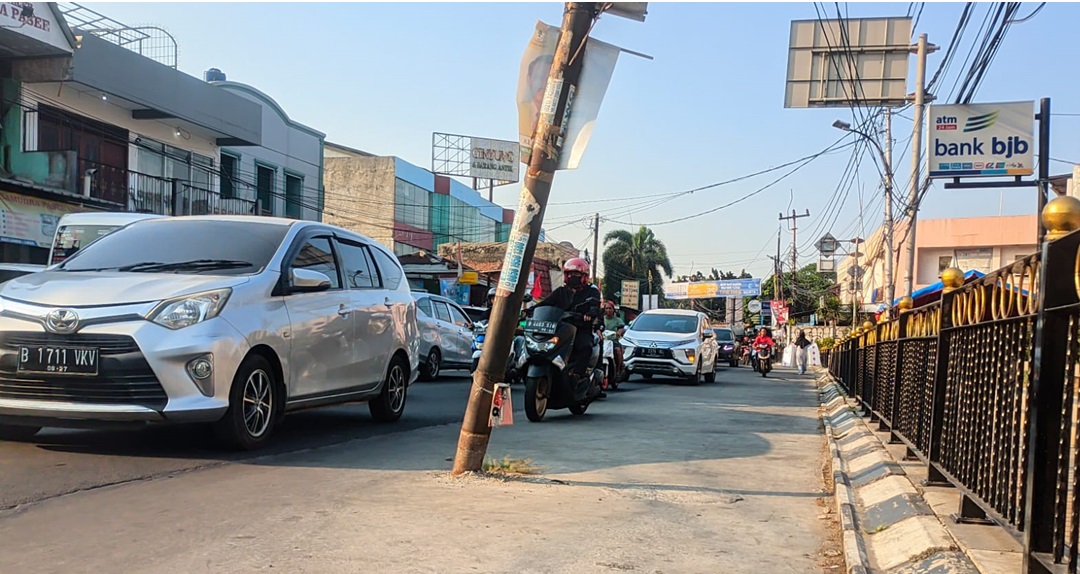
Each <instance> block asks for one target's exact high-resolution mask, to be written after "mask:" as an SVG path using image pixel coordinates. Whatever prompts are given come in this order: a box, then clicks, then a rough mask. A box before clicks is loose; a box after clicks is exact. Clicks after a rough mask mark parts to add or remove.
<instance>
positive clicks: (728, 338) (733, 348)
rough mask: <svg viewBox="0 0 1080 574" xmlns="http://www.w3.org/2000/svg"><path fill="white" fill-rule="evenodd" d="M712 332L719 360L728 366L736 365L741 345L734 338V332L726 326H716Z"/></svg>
mask: <svg viewBox="0 0 1080 574" xmlns="http://www.w3.org/2000/svg"><path fill="white" fill-rule="evenodd" d="M713 333H716V345H717V346H718V347H719V353H720V361H721V362H725V363H727V364H728V366H730V367H738V366H739V359H740V358H741V357H742V345H741V344H739V340H738V339H737V338H735V333H734V332H733V331H732V330H731V329H730V328H728V327H716V328H714V329H713Z"/></svg>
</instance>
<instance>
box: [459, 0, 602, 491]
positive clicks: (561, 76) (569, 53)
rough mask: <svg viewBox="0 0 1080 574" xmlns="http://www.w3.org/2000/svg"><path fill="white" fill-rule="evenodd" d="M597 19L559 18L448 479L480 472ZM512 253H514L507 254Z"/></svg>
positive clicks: (569, 14) (592, 11)
mask: <svg viewBox="0 0 1080 574" xmlns="http://www.w3.org/2000/svg"><path fill="white" fill-rule="evenodd" d="M597 15H598V11H597V5H596V3H594V2H568V3H567V4H566V8H565V11H564V13H563V21H562V33H561V35H560V36H559V42H558V44H557V45H556V47H555V56H554V58H553V61H552V63H551V71H550V72H549V73H548V80H547V87H546V88H545V93H544V106H543V108H542V110H541V112H540V117H539V119H538V120H537V123H536V129H535V131H534V138H533V147H532V156H531V157H530V161H529V167H528V169H527V170H526V172H525V183H524V185H522V187H521V198H520V203H519V205H520V207H519V209H518V210H517V213H516V214H515V215H514V223H513V228H512V229H511V231H510V237H509V239H508V240H507V254H506V260H505V261H504V263H503V270H502V273H501V275H500V278H499V286H498V288H497V289H496V293H495V302H494V304H493V305H492V310H491V320H490V321H489V324H488V332H487V344H486V345H484V351H483V353H482V354H481V355H480V363H479V365H478V366H477V369H476V373H475V375H474V376H473V384H472V387H471V390H470V393H469V404H468V406H467V407H466V409H465V419H464V420H463V421H462V424H461V434H460V436H459V437H458V447H457V454H456V456H455V457H454V468H453V471H452V474H453V475H459V474H462V473H465V472H471V471H472V472H474V471H478V470H480V469H481V468H482V467H483V463H484V456H485V455H486V454H487V447H488V440H489V439H490V438H491V427H490V426H489V424H488V417H489V416H490V412H491V400H492V397H493V396H494V390H495V384H496V383H498V382H500V381H502V380H503V376H504V373H505V372H506V363H507V360H508V358H509V355H510V344H511V341H512V339H513V335H514V329H515V326H516V323H517V319H518V314H519V312H520V310H521V302H522V300H523V299H524V296H525V286H526V284H527V282H528V274H527V273H526V274H525V275H522V270H523V269H524V270H528V269H530V268H531V267H532V262H533V254H534V253H535V251H536V244H537V242H538V241H539V238H540V227H541V226H542V225H543V222H544V212H545V211H546V210H547V202H548V196H549V195H550V194H551V182H552V180H553V179H554V176H555V170H556V168H557V167H558V165H559V154H560V152H561V151H562V143H563V136H564V133H565V128H566V125H565V122H566V120H567V118H568V117H569V113H568V112H569V111H570V110H569V109H567V106H568V105H569V101H568V100H569V99H570V98H569V96H570V94H571V93H572V92H574V91H577V89H578V86H577V84H578V80H579V78H580V77H581V63H582V61H583V60H584V59H585V58H584V57H583V56H584V52H583V51H582V49H583V48H584V45H585V41H586V39H587V38H588V35H589V30H590V29H591V27H592V24H593V23H594V22H595V20H596V17H597ZM575 55H576V57H575ZM512 248H513V249H514V251H515V252H516V253H514V252H511V249H512ZM518 253H520V255H518Z"/></svg>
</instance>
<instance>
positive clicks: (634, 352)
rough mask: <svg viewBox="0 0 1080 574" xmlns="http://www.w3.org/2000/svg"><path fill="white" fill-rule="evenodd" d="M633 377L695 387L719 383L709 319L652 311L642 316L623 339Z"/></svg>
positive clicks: (693, 314)
mask: <svg viewBox="0 0 1080 574" xmlns="http://www.w3.org/2000/svg"><path fill="white" fill-rule="evenodd" d="M622 345H623V349H624V350H623V356H624V364H625V365H626V370H627V372H628V373H629V374H631V375H633V374H638V375H643V376H644V377H645V378H646V379H649V378H652V376H653V375H668V376H674V377H683V378H686V379H687V380H689V381H690V382H691V383H693V384H698V383H700V382H701V378H702V377H703V376H704V378H705V381H706V382H710V383H711V382H713V381H715V380H716V362H717V360H718V359H719V353H718V349H717V345H716V335H715V334H714V333H713V331H712V327H711V325H710V324H709V318H708V316H707V315H705V314H704V313H700V312H698V311H686V310H681V309H651V310H649V311H645V312H644V313H642V314H641V315H638V317H637V318H636V319H634V322H633V323H631V324H630V326H629V327H628V328H627V330H626V332H625V333H624V335H623V338H622Z"/></svg>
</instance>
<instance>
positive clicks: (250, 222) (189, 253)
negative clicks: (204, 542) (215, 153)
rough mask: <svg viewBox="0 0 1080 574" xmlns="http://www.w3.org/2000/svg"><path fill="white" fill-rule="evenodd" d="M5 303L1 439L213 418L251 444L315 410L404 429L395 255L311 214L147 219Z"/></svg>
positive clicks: (408, 335) (8, 295)
mask: <svg viewBox="0 0 1080 574" xmlns="http://www.w3.org/2000/svg"><path fill="white" fill-rule="evenodd" d="M0 307H2V308H3V313H2V315H0V438H23V437H31V436H33V435H34V434H35V433H36V432H37V431H38V430H39V427H40V426H58V427H68V426H77V427H84V426H88V425H90V426H93V425H97V424H115V423H136V424H147V423H182V422H201V423H212V424H213V425H214V427H215V429H216V431H217V434H218V436H219V437H220V439H221V440H222V441H223V442H224V443H226V444H228V445H230V446H232V447H236V448H242V449H254V448H258V447H261V446H263V445H265V444H266V443H267V441H268V440H269V439H270V436H271V433H272V431H273V430H274V427H275V426H276V425H277V423H278V422H280V421H281V419H282V417H283V415H285V413H287V412H291V411H295V410H299V409H303V408H308V407H316V406H321V405H328V404H334V403H343V402H350V401H366V402H368V406H369V409H370V411H371V414H372V416H373V417H374V418H375V419H376V420H378V421H386V422H391V421H396V420H398V419H399V418H400V417H401V415H402V413H403V412H404V410H405V402H406V398H407V392H408V386H409V384H410V383H411V382H412V381H413V380H414V379H415V377H416V373H417V366H418V363H419V358H418V357H419V355H418V347H419V340H420V338H419V334H418V331H417V326H416V303H415V302H414V301H413V299H412V295H411V294H410V293H409V284H408V282H407V281H406V280H405V277H404V271H403V270H402V268H401V266H400V264H399V263H398V262H397V258H396V257H394V254H393V253H392V252H390V251H388V250H387V249H386V248H385V247H383V246H381V245H379V244H378V243H376V242H374V241H372V240H371V239H368V238H367V237H364V236H362V235H359V234H355V233H352V232H350V231H347V230H345V229H340V228H337V227H332V226H330V225H324V224H321V223H315V222H309V221H296V220H291V219H279V218H266V217H252V216H198V217H170V218H161V219H148V220H144V221H138V222H135V223H132V224H130V225H128V226H126V227H123V228H121V229H118V230H116V231H114V232H112V233H110V234H108V235H106V236H104V237H101V238H99V239H97V240H96V241H94V242H93V243H92V244H90V245H88V246H86V247H83V248H82V249H80V250H79V251H78V252H77V253H76V254H75V255H73V256H72V257H70V258H68V259H67V260H65V261H64V262H63V263H61V264H60V265H58V266H56V267H52V268H50V269H48V270H46V271H44V272H42V273H35V274H32V275H27V276H24V277H20V278H17V279H14V280H12V281H10V282H8V283H6V284H5V285H4V286H3V288H2V289H0Z"/></svg>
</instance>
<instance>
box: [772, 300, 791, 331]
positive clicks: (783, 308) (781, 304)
mask: <svg viewBox="0 0 1080 574" xmlns="http://www.w3.org/2000/svg"><path fill="white" fill-rule="evenodd" d="M769 308H770V309H772V313H773V323H774V324H777V325H781V324H784V323H787V322H788V306H787V302H785V301H777V300H774V301H772V302H770V304H769Z"/></svg>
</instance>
